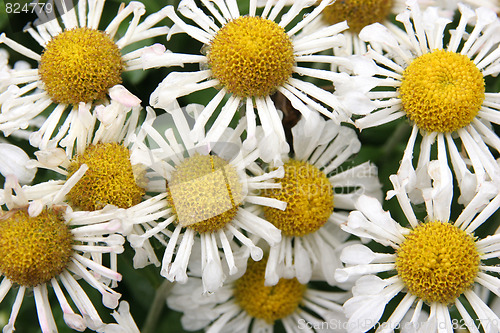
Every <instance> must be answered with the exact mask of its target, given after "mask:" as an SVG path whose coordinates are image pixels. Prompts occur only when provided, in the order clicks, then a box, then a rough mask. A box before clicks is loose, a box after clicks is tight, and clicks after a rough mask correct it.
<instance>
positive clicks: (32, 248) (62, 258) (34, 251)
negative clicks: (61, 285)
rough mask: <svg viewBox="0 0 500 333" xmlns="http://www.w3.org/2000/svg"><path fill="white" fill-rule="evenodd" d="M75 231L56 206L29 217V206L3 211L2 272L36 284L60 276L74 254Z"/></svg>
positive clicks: (16, 280)
mask: <svg viewBox="0 0 500 333" xmlns="http://www.w3.org/2000/svg"><path fill="white" fill-rule="evenodd" d="M72 244H73V235H72V233H71V231H70V229H69V228H68V226H67V225H66V224H65V223H64V220H63V219H61V217H60V215H59V214H57V213H56V212H54V211H53V210H44V211H42V212H41V213H40V214H39V215H38V216H36V217H30V216H29V215H28V213H27V211H26V210H12V211H7V212H2V216H1V217H0V272H1V273H2V274H3V275H4V276H5V277H7V278H8V279H9V280H10V281H12V282H14V283H17V284H18V285H21V286H25V287H34V286H37V285H39V284H42V283H46V282H48V281H50V280H51V279H52V278H54V277H56V276H58V275H59V274H60V273H61V272H62V271H63V269H64V268H66V266H67V265H68V263H69V262H70V259H71V255H72V254H73V249H72Z"/></svg>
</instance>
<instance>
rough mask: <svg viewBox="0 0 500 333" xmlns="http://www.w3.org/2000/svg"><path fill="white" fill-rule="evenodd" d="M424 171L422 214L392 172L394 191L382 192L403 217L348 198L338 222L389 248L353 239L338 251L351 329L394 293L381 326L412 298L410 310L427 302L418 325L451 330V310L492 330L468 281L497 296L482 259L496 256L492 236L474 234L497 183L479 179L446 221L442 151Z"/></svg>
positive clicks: (470, 325)
mask: <svg viewBox="0 0 500 333" xmlns="http://www.w3.org/2000/svg"><path fill="white" fill-rule="evenodd" d="M443 140H444V139H443V138H441V139H440V140H439V141H440V144H444V143H443ZM429 173H430V174H431V176H432V178H433V180H434V182H433V187H430V188H427V189H424V190H423V195H424V198H425V206H426V211H427V217H426V218H425V220H423V221H419V220H418V219H417V217H416V213H415V212H414V210H413V209H412V206H411V202H410V200H409V197H408V195H407V193H406V191H405V190H404V186H403V185H402V184H400V183H399V179H398V177H397V176H396V175H393V176H391V181H392V183H393V185H394V191H391V192H390V193H389V195H396V196H397V199H398V202H399V205H400V207H401V208H402V210H403V212H404V216H405V217H406V219H407V221H408V223H409V225H408V226H403V225H404V223H403V221H399V222H397V221H395V220H393V219H392V217H391V215H390V213H389V212H386V211H384V210H383V209H382V206H381V204H380V202H379V201H377V200H375V199H373V198H370V197H368V196H361V197H360V198H359V200H358V201H357V203H356V208H357V209H358V210H357V211H353V212H352V213H351V214H350V215H349V219H348V221H347V223H346V224H344V225H343V226H342V229H343V230H344V231H347V232H350V233H352V234H354V235H356V236H359V237H362V238H364V239H372V240H374V241H375V242H377V243H379V244H382V245H384V246H387V247H390V248H392V250H389V251H387V252H384V253H376V252H373V251H372V250H371V249H370V248H368V247H367V246H364V245H361V244H356V245H353V246H352V247H346V248H345V249H344V251H343V252H342V255H341V259H342V261H343V262H344V263H346V267H345V268H342V269H338V270H337V272H336V273H335V278H336V279H337V280H338V281H339V282H342V281H346V280H348V279H356V278H359V279H358V280H357V282H356V285H355V286H354V288H353V295H354V296H353V297H352V298H351V299H349V300H348V301H346V302H345V303H344V309H345V312H346V314H347V317H348V318H349V325H348V326H349V327H351V328H352V332H365V331H367V330H369V329H370V328H371V327H372V326H373V325H375V324H376V323H378V322H379V321H380V318H381V316H382V314H383V313H384V311H385V308H386V306H387V304H388V303H389V302H390V301H391V300H393V298H395V297H396V295H398V294H400V293H401V294H403V295H404V297H402V298H398V299H399V301H395V302H397V303H396V304H397V306H396V307H395V308H394V309H393V310H390V312H389V310H388V311H386V312H388V313H387V314H390V317H389V318H388V319H387V321H386V322H384V325H383V326H384V327H385V328H387V331H391V329H394V328H396V327H397V325H398V324H399V323H400V321H401V319H402V318H403V317H404V316H405V314H406V313H407V312H408V311H409V310H410V308H411V307H412V306H413V305H415V310H414V314H413V316H412V318H418V317H419V316H420V312H421V311H422V309H423V305H424V304H427V305H428V306H429V309H430V312H429V317H428V319H427V321H426V322H425V327H426V328H425V329H424V330H425V331H429V332H430V331H439V332H452V331H453V330H452V328H453V324H452V323H453V322H452V320H451V317H450V316H451V313H452V311H453V312H455V310H456V313H458V314H459V316H460V317H461V318H462V319H461V321H460V322H461V323H462V322H463V323H464V325H465V326H466V327H467V329H468V330H469V331H470V332H478V329H477V326H479V325H481V326H482V327H483V328H484V329H485V331H488V332H489V331H495V332H496V331H498V330H500V326H499V325H500V320H499V318H498V316H497V314H495V313H494V312H493V311H492V310H491V309H490V308H489V307H488V306H487V305H486V304H485V303H484V301H483V300H481V298H480V297H479V296H478V294H477V293H476V292H475V289H474V288H473V287H474V286H479V285H481V286H483V287H485V288H487V289H489V290H490V291H491V292H493V293H495V294H496V295H497V296H500V292H499V290H500V279H499V278H498V275H497V273H498V271H499V270H498V267H496V266H495V265H494V263H493V264H490V263H489V259H491V258H498V248H499V246H500V243H499V239H500V238H499V237H498V235H493V236H487V237H486V238H483V239H479V238H478V237H477V236H475V235H474V231H475V230H476V229H477V228H478V227H479V226H481V225H482V224H484V223H487V220H488V218H489V217H490V216H491V214H493V213H494V212H495V211H496V210H497V209H498V207H499V206H500V195H498V189H497V187H496V186H494V185H492V184H491V183H483V184H482V185H481V186H480V188H479V191H478V192H477V193H476V195H475V196H474V198H473V199H472V200H471V201H470V203H469V204H468V205H467V206H466V207H465V208H464V209H463V211H462V212H461V213H460V215H459V216H458V217H457V218H456V219H455V220H454V221H453V220H452V219H451V216H450V215H451V213H450V210H451V208H450V206H451V202H452V194H453V187H452V186H451V184H452V181H453V180H452V176H451V171H450V170H449V169H448V168H447V162H446V156H445V153H444V152H441V154H440V155H439V157H438V160H437V161H433V162H432V163H431V166H430V167H429ZM493 197H494V198H493ZM492 198H493V199H492ZM377 273H382V274H383V276H384V278H382V277H379V276H378V275H375V274H377ZM473 318H477V319H473Z"/></svg>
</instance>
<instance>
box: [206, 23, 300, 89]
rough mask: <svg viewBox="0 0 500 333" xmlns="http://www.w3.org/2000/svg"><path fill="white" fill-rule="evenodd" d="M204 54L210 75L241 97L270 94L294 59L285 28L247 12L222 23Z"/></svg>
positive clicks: (284, 75)
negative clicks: (224, 23) (206, 53)
mask: <svg viewBox="0 0 500 333" xmlns="http://www.w3.org/2000/svg"><path fill="white" fill-rule="evenodd" d="M207 57H208V64H209V66H210V69H211V70H212V73H213V76H214V77H215V78H216V79H217V80H219V82H220V83H221V85H223V86H224V87H226V89H227V90H228V91H229V92H231V93H233V94H235V95H237V96H241V97H250V96H267V95H270V94H272V93H273V92H274V91H275V90H276V89H277V88H278V87H279V86H281V85H282V84H283V83H285V81H286V80H288V78H290V76H291V75H292V67H293V66H294V63H295V58H294V55H293V45H292V42H291V40H290V38H289V37H288V35H287V34H286V33H285V30H284V29H283V28H282V27H280V26H279V25H278V24H276V23H275V22H273V21H270V20H267V19H264V18H262V17H249V16H244V17H243V16H242V17H239V18H237V19H235V20H232V21H230V22H228V23H227V24H226V25H225V26H223V27H222V28H221V29H220V30H219V31H218V32H217V34H216V35H215V37H214V39H213V40H212V42H211V44H210V50H209V52H208V55H207Z"/></svg>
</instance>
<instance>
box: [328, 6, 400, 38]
mask: <svg viewBox="0 0 500 333" xmlns="http://www.w3.org/2000/svg"><path fill="white" fill-rule="evenodd" d="M392 5H393V0H347V1H336V2H335V3H333V4H331V5H329V6H327V7H326V8H325V9H324V10H323V13H322V18H323V20H324V21H325V22H326V23H328V24H330V25H333V24H336V23H339V22H342V21H347V25H348V26H349V30H350V31H353V32H355V33H359V32H360V31H361V29H363V28H364V27H366V26H367V25H370V24H372V23H376V22H383V21H384V20H385V19H386V18H387V16H388V15H389V13H390V12H391V9H392Z"/></svg>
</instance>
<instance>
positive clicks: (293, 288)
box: [234, 259, 307, 324]
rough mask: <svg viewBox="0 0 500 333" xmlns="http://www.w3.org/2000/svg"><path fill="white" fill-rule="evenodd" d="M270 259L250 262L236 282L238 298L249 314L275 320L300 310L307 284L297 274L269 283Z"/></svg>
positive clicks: (269, 321) (236, 297) (235, 289)
mask: <svg viewBox="0 0 500 333" xmlns="http://www.w3.org/2000/svg"><path fill="white" fill-rule="evenodd" d="M266 262H267V260H266V259H262V260H261V261H258V262H255V261H249V262H248V266H247V270H246V271H245V274H243V276H242V277H241V278H239V279H238V280H236V282H235V286H234V298H235V299H236V302H237V303H238V304H239V305H240V306H241V308H242V309H243V310H245V311H246V312H247V313H248V315H250V316H251V317H253V318H259V319H263V320H265V321H266V322H268V323H269V324H272V323H274V321H276V320H279V319H283V318H285V317H287V316H289V315H291V314H292V313H294V312H295V311H296V310H297V308H298V307H299V305H300V303H301V302H302V299H303V296H304V292H305V291H306V289H307V287H306V285H303V284H300V283H299V282H298V281H297V279H295V278H293V279H280V280H279V282H278V284H277V285H275V286H272V287H266V286H265V285H264V280H265V278H264V275H265V272H266Z"/></svg>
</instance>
